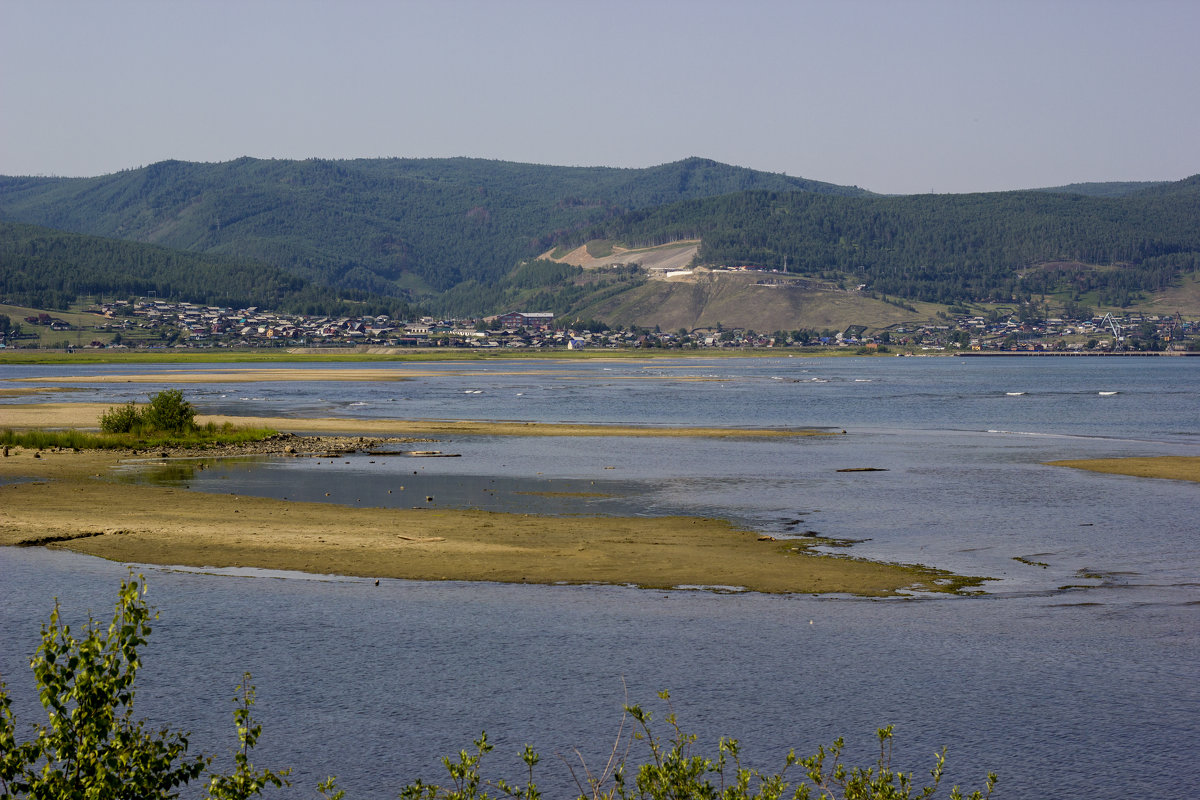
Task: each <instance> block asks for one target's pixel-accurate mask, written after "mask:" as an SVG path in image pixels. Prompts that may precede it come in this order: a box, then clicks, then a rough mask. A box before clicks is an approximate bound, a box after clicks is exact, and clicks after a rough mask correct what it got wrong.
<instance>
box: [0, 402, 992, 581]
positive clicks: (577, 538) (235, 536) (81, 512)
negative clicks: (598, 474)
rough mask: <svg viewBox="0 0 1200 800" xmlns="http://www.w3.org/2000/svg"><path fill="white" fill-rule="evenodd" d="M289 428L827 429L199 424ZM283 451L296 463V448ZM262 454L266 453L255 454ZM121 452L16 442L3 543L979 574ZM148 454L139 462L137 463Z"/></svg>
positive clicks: (72, 407)
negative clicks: (210, 487) (177, 476)
mask: <svg viewBox="0 0 1200 800" xmlns="http://www.w3.org/2000/svg"><path fill="white" fill-rule="evenodd" d="M103 409H104V407H103V406H97V405H93V404H71V403H57V404H42V405H5V406H0V429H2V428H6V427H8V428H19V427H26V428H28V427H47V428H48V427H59V428H63V427H93V426H94V424H95V420H96V419H97V417H98V414H99V413H100V411H102V410H103ZM210 419H211V420H214V421H216V422H218V423H221V422H224V421H231V422H234V423H236V424H243V425H253V426H256V427H261V426H270V427H274V428H276V429H279V430H287V431H290V432H292V433H306V432H312V431H340V432H343V433H353V434H360V433H369V434H371V435H373V436H379V435H405V436H421V435H437V434H458V435H463V434H490V435H522V436H533V435H553V436H614V435H616V436H713V437H730V436H742V437H757V436H802V435H828V434H829V432H828V431H802V430H796V431H764V430H755V429H744V430H743V429H725V428H711V429H710V428H661V429H659V428H638V427H625V426H603V425H544V424H527V423H496V422H472V421H419V420H418V421H397V420H391V421H387V420H383V421H354V420H333V419H329V420H293V419H288V420H282V419H271V420H266V419H258V418H254V419H250V418H225V417H200V418H199V421H201V422H204V421H207V420H210ZM288 447H289V448H291V451H290V453H289V451H288V450H286V449H284V448H283V447H282V446H281V447H280V452H279V454H278V455H279V456H280V457H286V456H287V455H291V456H295V455H296V453H295V447H294V445H288ZM260 452H261V451H260ZM134 455H135V454H133V453H128V452H111V451H83V452H71V451H67V450H61V451H53V450H45V451H41V452H34V451H32V450H28V449H21V448H11V451H10V452H9V454H8V455H7V456H5V457H2V458H0V545H8V546H46V547H61V548H67V549H70V550H74V551H76V552H80V553H87V554H91V555H96V556H100V557H103V558H108V559H112V560H116V561H124V562H131V563H148V564H161V565H187V566H194V567H233V566H244V567H260V568H267V569H281V570H299V571H303V572H310V573H319V574H338V575H350V576H364V577H376V578H383V577H387V578H403V579H412V580H464V581H498V582H518V583H519V582H528V583H541V584H555V583H604V584H631V585H636V586H643V587H654V588H673V587H707V588H722V589H739V590H748V591H757V592H773V593H798V592H805V593H815V592H823V593H828V592H832V593H851V594H859V595H873V596H882V595H892V594H896V593H898V592H901V591H903V590H906V589H915V590H927V591H953V590H956V589H961V588H963V587H966V586H975V585H978V584H979V583H980V582H981V581H982V579H976V578H964V577H960V576H954V575H950V574H948V573H945V572H942V571H940V570H935V569H930V568H926V567H921V566H907V565H895V564H882V563H876V562H870V561H863V560H858V559H853V558H847V557H836V556H829V555H823V554H817V553H813V552H811V551H810V550H809V543H807V542H805V541H797V540H783V539H774V538H772V537H769V536H763V535H760V534H758V533H755V532H753V531H746V530H739V529H738V528H736V527H735V526H733V525H732V524H731V523H729V522H728V521H726V520H720V519H706V518H693V517H658V518H653V517H549V516H537V515H527V514H513V513H498V512H487V511H477V510H462V509H447V508H439V507H436V506H434V507H421V508H413V509H385V508H362V507H356V506H354V505H350V504H349V503H351V502H352V499H350V498H348V499H347V505H335V504H327V503H304V502H295V501H287V500H273V499H263V498H254V497H244V496H237V495H214V494H204V493H200V492H192V491H188V490H186V489H182V488H164V487H157V486H144V485H136V484H129V483H120V482H116V481H114V480H112V479H111V478H110V477H108V476H109V475H110V473H111V471H112V470H113V468H114V467H116V466H117V465H118V464H119V463H121V461H122V460H123V459H128V458H131V457H133V456H134ZM141 455H143V456H144V455H145V454H141Z"/></svg>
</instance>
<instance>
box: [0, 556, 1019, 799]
mask: <svg viewBox="0 0 1200 800" xmlns="http://www.w3.org/2000/svg"><path fill="white" fill-rule="evenodd" d="M139 577H140V576H139ZM145 593H146V587H145V582H144V579H142V580H141V582H140V583H139V581H138V580H134V579H133V578H132V577H131V578H130V579H129V580H127V581H123V582H122V583H121V588H120V591H119V592H118V595H117V603H116V609H115V611H114V613H113V620H112V623H111V624H110V625H109V626H108V628H107V629H103V628H101V626H100V625H99V624H98V623H97V622H95V621H94V620H91V619H89V620H88V624H87V625H86V627H85V628H84V630H83V633H82V636H81V637H79V638H76V637H75V636H73V635H72V634H71V629H70V627H69V626H67V625H63V624H62V622H61V620H60V617H59V608H58V605H57V604H55V607H54V610H53V611H52V612H51V614H50V621H49V623H48V624H47V625H44V626H42V644H41V646H40V647H38V649H37V652H36V654H35V655H34V657H33V658H32V659H31V662H30V666H31V667H32V669H33V672H34V677H35V679H36V681H37V685H38V690H39V696H40V698H41V701H42V706H43V707H44V708H45V709H46V711H47V714H48V721H47V723H46V724H45V725H38V726H35V728H34V735H33V737H32V738H31V739H18V737H17V735H16V720H15V718H14V716H13V714H12V710H11V700H10V698H9V697H8V694H7V691H6V688H5V685H4V684H3V682H0V800H10V798H18V797H20V798H24V797H28V798H35V800H63V799H64V798H72V800H73V799H74V798H87V799H91V798H94V799H95V800H109V799H110V798H112V799H113V800H125V798H128V800H157V799H158V798H173V797H177V796H178V794H179V790H180V789H181V787H184V786H185V785H187V784H189V783H190V782H192V781H194V780H196V779H198V778H200V777H201V776H202V775H205V774H207V777H208V780H207V791H206V794H205V797H206V798H207V799H208V800H247V798H251V797H256V796H259V795H261V794H263V793H264V791H266V790H267V789H270V788H280V787H282V786H286V785H288V783H287V780H286V776H287V774H288V771H287V770H279V771H271V770H266V769H258V768H257V767H255V766H254V764H253V763H252V762H251V760H250V753H251V751H252V750H253V749H254V746H255V744H256V743H257V741H258V738H259V736H260V734H261V733H262V727H261V726H260V725H259V724H258V723H257V722H256V721H255V720H254V718H253V717H252V716H251V713H250V710H251V708H252V707H253V705H254V687H253V685H251V683H250V675H249V674H248V673H247V674H246V675H245V676H244V677H243V679H242V682H241V684H240V685H239V686H238V689H237V694H236V696H235V697H234V702H235V711H234V723H235V726H236V728H237V736H238V747H237V749H236V751H235V752H234V757H233V760H234V769H233V771H232V772H231V773H229V774H224V773H219V772H213V771H211V770H210V765H211V761H212V760H211V758H210V757H206V756H191V755H188V753H187V749H188V739H187V734H185V733H182V732H178V731H170V730H167V729H163V730H160V731H150V730H147V729H146V727H145V725H144V723H142V722H140V721H136V720H134V718H133V700H134V694H135V686H134V682H135V679H136V677H137V671H138V668H139V667H140V666H141V661H140V659H139V657H138V649H139V648H140V647H141V646H142V645H144V644H146V641H147V637H148V636H149V635H150V620H151V619H152V618H154V617H155V615H154V614H153V612H152V611H151V610H150V609H149V608H148V606H147V605H146V603H145V600H144V597H145ZM659 696H660V697H661V698H662V699H663V700H664V701H665V702H667V704H668V706H667V707H668V714H667V716H666V719H665V721H666V724H667V726H668V727H669V728H670V731H671V733H670V735H669V737H667V738H665V739H664V738H662V737H661V736H659V735H657V734H655V733H654V732H653V730H652V728H651V725H650V722H651V715H650V713H649V712H647V711H644V710H643V709H642V708H641V707H640V706H637V705H627V706H626V707H625V714H624V715H623V716H622V718H621V726H620V728H619V729H618V733H617V736H616V740H615V742H614V744H613V747H612V750H611V752H610V753H609V756H608V758H607V760H606V761H605V763H604V765H603V767H602V768H600V769H599V770H596V771H593V770H592V769H590V768H589V767H588V765H587V764H586V763H585V761H584V760H583V758H582V757H580V756H579V754H578V752H576V754H575V755H576V757H577V758H578V761H579V763H578V766H576V765H574V764H572V763H570V762H567V769H568V771H569V772H570V774H571V776H572V777H573V778H574V780H575V784H576V788H577V790H578V791H577V793H576V797H577V798H579V799H580V800H633V799H635V798H636V800H783V798H791V799H792V800H927V799H928V798H931V797H933V796H934V795H935V794H936V792H937V791H938V789H939V786H940V784H941V780H942V774H943V770H944V767H945V761H946V757H945V748H943V749H942V751H941V752H940V753H937V754H935V764H934V767H933V769H932V770H931V771H930V781H929V782H928V783H926V784H925V785H924V786H918V782H917V781H915V780H914V778H913V775H912V774H911V773H904V772H900V771H897V770H895V769H893V768H892V764H891V744H892V728H891V727H890V726H889V727H886V728H882V729H880V731H879V733H878V736H879V757H878V759H877V760H876V762H875V763H874V764H872V765H869V766H866V767H859V766H848V765H846V764H844V763H843V762H842V753H843V750H844V746H845V745H844V743H843V741H842V740H841V739H838V740H837V741H835V742H834V743H833V744H832V745H831V746H830V747H829V748H828V749H826V748H824V747H821V748H819V749H818V751H817V753H816V754H815V755H812V756H809V757H807V758H801V757H799V756H797V755H796V753H795V751H793V752H791V753H789V754H788V755H787V757H786V758H785V759H784V764H783V768H782V769H781V770H780V771H779V772H776V773H770V772H762V771H759V770H757V769H749V768H746V767H744V766H743V765H742V763H741V746H740V744H739V743H738V741H737V740H735V739H722V740H721V741H720V743H719V744H718V747H717V755H716V757H715V758H711V757H709V756H705V755H701V754H698V753H696V752H695V743H696V736H695V735H694V734H688V733H685V732H684V730H683V729H682V728H681V727H680V725H679V723H678V721H677V720H676V717H675V714H674V712H673V711H671V709H670V698H669V695H668V694H667V693H666V692H663V693H661V694H660V695H659ZM630 720H632V723H631V724H630V727H629V730H628V731H627V730H626V723H627V722H629V721H630ZM635 743H639V744H640V745H641V746H643V747H644V748H645V750H646V751H647V753H646V757H645V761H644V763H641V764H631V756H630V752H631V750H632V749H633V746H634V744H635ZM491 750H492V745H491V744H490V743H489V742H488V740H487V734H486V733H484V734H483V735H481V736H480V738H479V739H478V740H476V741H475V749H474V751H468V750H463V751H461V752H460V753H459V754H458V760H457V761H455V760H453V759H452V758H449V757H447V758H444V759H442V764H443V766H444V768H445V770H446V772H447V774H448V776H449V782H448V783H446V784H437V783H428V784H427V783H424V782H422V781H420V780H418V781H416V782H415V783H412V784H409V785H408V786H405V787H404V788H403V789H402V790H401V792H400V797H401V798H402V799H403V800H500V798H508V799H509V800H540V798H541V797H542V793H541V791H540V790H539V789H538V787H537V784H536V783H535V781H534V768H535V767H536V765H537V764H538V762H539V760H540V759H539V756H538V754H537V753H536V752H534V750H533V749H532V748H531V747H530V746H529V745H526V746H525V749H524V751H523V752H522V753H521V760H522V761H523V762H524V764H525V769H526V774H525V776H524V777H523V781H522V782H521V783H510V782H508V781H506V780H504V779H490V778H485V777H484V775H483V773H481V771H480V764H481V762H482V761H483V757H484V756H485V755H486V754H487V753H488V752H490V751H491ZM564 761H565V759H564ZM789 772H793V773H794V772H799V773H800V774H798V775H796V776H795V777H794V778H793V777H791V776H790V775H789ZM995 784H996V776H995V775H994V774H989V775H988V778H987V783H986V790H985V791H983V792H981V791H975V792H972V793H971V794H970V795H967V796H964V795H963V794H962V792H961V791H959V789H958V787H957V786H955V787H954V788H952V789H951V790H950V798H951V800H964V797H965V798H966V800H986V798H989V797H990V796H991V794H992V791H993V789H994V787H995ZM316 789H317V793H318V795H319V796H321V797H323V798H326V800H343V799H344V797H345V792H344V791H342V790H340V789H339V788H338V787H337V784H336V781H335V780H334V779H333V778H329V779H327V780H326V781H324V782H322V783H320V784H319V785H318V786H317V787H316Z"/></svg>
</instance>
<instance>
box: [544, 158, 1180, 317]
mask: <svg viewBox="0 0 1200 800" xmlns="http://www.w3.org/2000/svg"><path fill="white" fill-rule="evenodd" d="M590 239H610V240H616V241H620V242H622V243H624V244H627V245H632V246H644V245H653V244H660V243H663V242H668V241H674V240H678V239H700V240H701V241H702V244H701V247H700V252H699V257H698V260H699V261H701V262H703V263H705V264H725V265H755V266H761V267H770V268H781V267H783V266H784V265H785V264H786V267H787V269H788V270H789V271H792V272H798V273H803V274H808V275H820V276H822V277H828V278H834V279H841V278H842V277H843V276H848V278H849V279H851V280H853V281H854V282H856V283H859V284H866V285H867V286H868V287H869V288H870V290H871V291H875V292H879V293H882V294H886V295H894V296H900V297H909V298H914V299H921V300H929V301H934V302H942V303H955V302H962V301H968V300H988V299H996V300H1002V301H1008V300H1010V299H1011V298H1013V297H1014V296H1017V297H1019V296H1022V295H1029V294H1031V293H1037V292H1052V291H1070V292H1072V293H1074V294H1077V295H1079V294H1084V293H1089V292H1091V293H1093V294H1092V296H1093V297H1094V298H1095V299H1097V300H1099V301H1100V302H1102V303H1105V304H1109V303H1111V304H1114V305H1123V304H1124V303H1125V302H1127V301H1128V300H1129V298H1130V297H1131V296H1132V295H1133V294H1135V293H1137V292H1142V291H1156V290H1159V289H1163V288H1166V287H1167V286H1168V285H1170V284H1171V283H1172V281H1174V280H1175V279H1176V278H1177V277H1178V275H1179V274H1181V273H1184V272H1191V271H1194V270H1196V269H1197V268H1198V267H1200V175H1197V176H1194V177H1191V178H1188V179H1186V180H1183V181H1178V182H1175V183H1169V184H1162V185H1150V186H1149V187H1148V188H1144V189H1140V190H1138V191H1135V192H1132V193H1129V194H1127V195H1125V196H1123V197H1117V198H1107V197H1090V196H1086V195H1080V194H1070V193H1068V194H1058V193H1053V192H1042V191H1025V192H1000V193H992V194H964V195H910V196H904V197H838V196H832V195H818V194H811V193H807V194H806V193H796V192H787V193H783V192H765V191H750V192H741V193H738V194H733V195H726V196H723V197H715V198H708V199H704V200H695V201H687V202H682V203H676V204H674V205H670V206H663V207H659V208H652V209H643V210H640V211H635V212H631V213H630V214H627V215H625V216H623V217H619V218H615V219H612V220H609V221H607V222H605V223H603V224H601V225H597V226H595V227H593V228H591V229H589V230H586V231H581V232H579V233H578V234H574V235H573V236H572V237H569V241H567V242H565V243H566V244H575V243H581V242H583V241H587V240H590Z"/></svg>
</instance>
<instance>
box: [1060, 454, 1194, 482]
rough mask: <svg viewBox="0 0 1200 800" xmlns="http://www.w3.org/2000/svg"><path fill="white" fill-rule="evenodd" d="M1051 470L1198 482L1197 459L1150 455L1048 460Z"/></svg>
mask: <svg viewBox="0 0 1200 800" xmlns="http://www.w3.org/2000/svg"><path fill="white" fill-rule="evenodd" d="M1046 463H1047V464H1049V465H1050V466H1052V467H1073V468H1075V469H1086V470H1088V471H1090V472H1107V473H1109V474H1112V475H1132V476H1134V477H1137V478H1168V479H1170V480H1176V481H1197V482H1200V456H1152V457H1146V458H1079V459H1070V460H1066V461H1047V462H1046Z"/></svg>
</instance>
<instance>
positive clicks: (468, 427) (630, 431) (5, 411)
mask: <svg viewBox="0 0 1200 800" xmlns="http://www.w3.org/2000/svg"><path fill="white" fill-rule="evenodd" d="M111 407H112V406H111V404H107V403H28V404H6V405H0V430H2V429H4V428H14V429H19V428H50V429H53V428H90V429H95V428H96V427H97V424H98V422H97V421H98V420H99V419H100V415H101V414H103V413H104V412H105V411H106V410H108V409H109V408H111ZM196 421H197V422H199V423H200V424H202V425H203V424H205V423H207V422H215V423H216V424H217V425H222V424H224V423H226V422H229V423H231V424H233V425H237V426H242V427H251V428H271V429H273V430H277V431H289V432H292V433H315V432H330V433H332V432H337V433H343V434H351V433H353V434H371V435H399V436H426V435H433V436H436V435H439V434H441V435H450V434H457V435H460V436H670V437H677V436H698V437H707V438H718V439H732V438H764V437H789V436H831V435H834V434H835V432H834V431H832V430H827V429H807V428H794V429H778V428H704V427H677V428H676V427H662V426H658V427H655V426H638V425H577V424H569V425H568V424H558V423H543V422H505V421H488V420H428V419H418V420H400V419H380V420H371V419H341V418H336V417H326V418H313V419H292V418H289V417H231V416H220V415H200V416H198V417H197V418H196ZM836 433H837V435H840V432H836Z"/></svg>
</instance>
